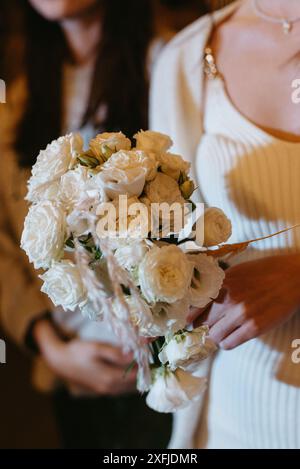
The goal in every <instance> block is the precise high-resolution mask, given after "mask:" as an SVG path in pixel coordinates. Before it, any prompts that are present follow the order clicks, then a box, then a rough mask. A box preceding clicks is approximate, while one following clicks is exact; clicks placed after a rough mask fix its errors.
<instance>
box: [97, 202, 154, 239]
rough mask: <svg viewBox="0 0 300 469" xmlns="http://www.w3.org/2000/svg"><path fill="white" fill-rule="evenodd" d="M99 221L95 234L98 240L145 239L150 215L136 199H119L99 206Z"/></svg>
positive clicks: (148, 228)
mask: <svg viewBox="0 0 300 469" xmlns="http://www.w3.org/2000/svg"><path fill="white" fill-rule="evenodd" d="M96 213H97V216H99V220H98V223H97V227H96V232H97V235H98V237H99V238H118V237H120V238H128V239H136V240H137V239H144V238H147V236H148V233H149V231H150V227H151V224H150V222H151V220H150V215H149V212H148V208H147V206H146V205H145V204H143V203H142V202H140V201H139V199H138V198H137V197H129V198H128V197H127V196H124V195H122V196H119V198H117V199H115V200H113V201H111V202H106V203H102V204H99V205H98V207H97V211H96Z"/></svg>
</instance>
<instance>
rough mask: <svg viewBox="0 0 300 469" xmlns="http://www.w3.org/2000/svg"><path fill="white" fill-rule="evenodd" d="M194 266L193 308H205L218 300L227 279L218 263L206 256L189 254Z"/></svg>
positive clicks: (190, 298)
mask: <svg viewBox="0 0 300 469" xmlns="http://www.w3.org/2000/svg"><path fill="white" fill-rule="evenodd" d="M187 259H188V261H189V262H190V263H191V265H192V269H193V275H192V281H191V284H190V287H189V301H190V304H191V306H196V307H198V308H204V307H205V306H207V305H208V303H210V302H211V300H213V299H215V298H217V296H218V294H219V292H220V290H221V287H222V284H223V280H224V277H225V273H224V271H223V269H221V267H219V264H218V261H217V260H216V259H214V258H213V257H211V256H207V255H206V254H187Z"/></svg>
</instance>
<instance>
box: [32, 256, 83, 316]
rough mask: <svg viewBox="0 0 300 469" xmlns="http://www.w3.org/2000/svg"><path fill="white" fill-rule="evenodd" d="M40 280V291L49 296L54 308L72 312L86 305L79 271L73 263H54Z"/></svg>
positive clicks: (66, 261) (64, 261) (65, 261)
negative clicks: (41, 284) (41, 283)
mask: <svg viewBox="0 0 300 469" xmlns="http://www.w3.org/2000/svg"><path fill="white" fill-rule="evenodd" d="M40 278H41V279H42V280H43V282H44V283H43V286H42V288H41V291H42V292H43V293H46V295H48V296H49V298H50V299H51V301H52V302H53V304H54V305H55V306H62V307H63V308H64V310H70V311H74V310H75V309H76V308H77V307H83V305H84V304H86V302H87V293H86V290H85V288H84V286H83V283H82V280H81V277H80V273H79V270H78V268H77V266H76V265H75V264H73V262H71V261H69V260H63V261H61V262H54V263H53V264H52V266H51V267H50V269H49V270H47V272H45V273H44V274H43V275H40Z"/></svg>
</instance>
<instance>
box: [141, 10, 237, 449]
mask: <svg viewBox="0 0 300 469" xmlns="http://www.w3.org/2000/svg"><path fill="white" fill-rule="evenodd" d="M239 4H240V1H237V2H234V3H232V4H230V5H228V6H227V7H225V8H224V9H222V10H219V11H216V12H215V13H214V14H212V15H207V16H204V17H202V18H200V19H199V20H197V21H196V22H194V23H193V24H191V25H190V26H188V27H187V28H186V29H184V30H183V31H182V32H181V33H179V34H178V35H177V36H176V37H175V38H174V39H173V40H172V41H171V42H170V43H169V44H168V45H167V46H166V47H165V49H164V51H163V52H162V54H161V55H160V57H159V59H158V61H157V65H156V68H155V70H154V74H153V81H152V89H151V97H150V122H151V128H152V129H153V130H156V131H159V132H163V133H166V134H168V135H170V136H171V138H172V139H173V141H174V147H173V148H172V151H173V150H174V152H175V153H178V154H180V155H182V156H183V157H184V158H185V159H186V160H188V161H190V163H191V173H192V176H193V177H194V175H195V167H194V163H195V156H196V149H197V147H198V145H199V141H200V139H201V136H202V134H203V78H204V72H203V55H204V49H205V46H206V44H207V41H208V40H209V37H210V35H211V32H212V29H213V25H215V24H218V23H220V22H222V21H223V20H224V19H226V17H228V16H229V15H230V14H232V13H233V12H234V11H235V9H236V8H237V7H238V6H239ZM183 116H184V117H185V119H183ZM197 199H198V200H201V193H200V192H199V191H198V194H197ZM209 368H210V363H209V361H208V360H206V362H205V363H204V364H203V366H202V369H201V371H200V372H199V374H201V375H202V376H205V375H206V376H207V375H208V374H209ZM204 399H205V396H202V397H201V399H200V400H199V401H198V402H196V403H195V404H193V405H191V406H189V407H188V408H187V409H184V410H182V411H179V412H177V413H176V414H175V416H174V428H173V436H172V439H171V442H170V444H169V447H170V448H193V447H194V437H195V432H196V430H197V427H198V425H199V420H200V416H201V410H202V407H203V403H204Z"/></svg>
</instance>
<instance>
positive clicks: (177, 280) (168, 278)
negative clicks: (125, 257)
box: [139, 245, 192, 303]
mask: <svg viewBox="0 0 300 469" xmlns="http://www.w3.org/2000/svg"><path fill="white" fill-rule="evenodd" d="M191 278H192V267H191V263H190V262H189V261H188V260H187V257H186V256H185V254H184V253H183V252H182V251H181V250H180V249H179V248H178V247H177V246H174V245H170V246H163V247H161V248H158V247H156V246H155V247H153V248H152V249H151V250H150V251H149V252H148V253H147V254H146V255H145V257H144V259H143V261H142V262H141V264H140V266H139V283H140V287H141V290H142V294H143V295H144V297H145V299H146V300H147V301H148V302H149V303H156V302H159V301H161V302H166V303H175V302H176V301H178V300H181V299H182V298H183V297H184V296H185V295H186V294H187V291H188V288H189V286H190V283H191Z"/></svg>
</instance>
